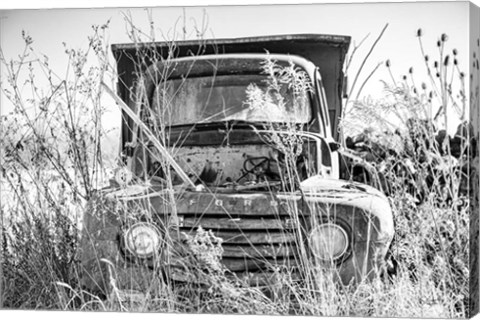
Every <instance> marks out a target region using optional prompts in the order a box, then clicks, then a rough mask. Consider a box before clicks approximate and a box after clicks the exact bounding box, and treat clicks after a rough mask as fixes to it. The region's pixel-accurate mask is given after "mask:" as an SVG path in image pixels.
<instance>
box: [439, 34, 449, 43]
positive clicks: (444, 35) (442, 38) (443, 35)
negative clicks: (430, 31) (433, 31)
mask: <svg viewBox="0 0 480 320" xmlns="http://www.w3.org/2000/svg"><path fill="white" fill-rule="evenodd" d="M440 40H442V42H446V41H447V40H448V36H447V34H446V33H442V37H441V38H440Z"/></svg>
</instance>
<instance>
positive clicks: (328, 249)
mask: <svg viewBox="0 0 480 320" xmlns="http://www.w3.org/2000/svg"><path fill="white" fill-rule="evenodd" d="M309 241H310V248H311V250H312V252H313V254H314V255H315V256H316V257H317V258H319V259H321V260H325V261H335V260H337V259H339V258H341V257H342V256H343V255H344V254H345V253H346V252H347V249H348V235H347V232H346V231H345V229H343V228H342V227H341V226H339V225H338V224H335V223H325V224H321V225H319V226H317V227H315V228H314V229H313V230H312V232H311V233H310V239H309Z"/></svg>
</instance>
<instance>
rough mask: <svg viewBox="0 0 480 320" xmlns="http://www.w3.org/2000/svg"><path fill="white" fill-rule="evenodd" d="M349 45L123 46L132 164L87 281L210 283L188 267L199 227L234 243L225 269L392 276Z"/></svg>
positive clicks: (104, 219)
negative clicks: (353, 104) (355, 123)
mask: <svg viewBox="0 0 480 320" xmlns="http://www.w3.org/2000/svg"><path fill="white" fill-rule="evenodd" d="M349 44H350V37H348V36H337V35H321V34H292V35H275V36H262V37H249V38H235V39H212V40H194V41H188V40H187V41H176V42H155V43H140V44H138V43H137V44H116V45H113V46H112V51H113V55H114V57H115V59H116V63H117V72H118V84H117V90H116V92H111V91H109V93H110V94H112V96H113V97H114V98H115V99H116V101H117V103H118V104H119V105H120V106H121V108H122V114H123V117H122V124H121V130H122V131H121V137H120V145H121V155H122V162H121V167H122V168H121V169H119V170H118V171H117V179H115V180H114V181H112V183H111V185H110V186H109V187H108V188H105V189H103V190H99V191H98V192H97V195H96V196H95V197H94V199H92V200H91V201H90V204H89V209H88V210H87V211H86V212H85V214H84V219H83V231H82V239H81V243H80V250H79V252H80V259H81V265H82V269H83V272H82V284H83V285H84V286H85V287H86V288H88V289H91V290H97V291H101V292H103V293H105V294H107V293H108V292H109V290H111V289H112V279H114V280H115V281H114V282H113V283H114V284H115V286H116V289H117V290H120V291H122V290H123V291H125V292H136V293H145V292H152V290H154V289H155V288H154V287H155V286H158V283H159V282H158V281H160V282H161V281H176V282H182V281H193V282H194V281H200V282H201V281H202V279H200V276H197V275H196V274H195V271H192V270H193V269H195V268H193V269H192V268H190V267H189V266H188V265H187V260H188V259H190V260H188V261H192V260H191V259H194V258H195V256H194V254H192V253H191V251H189V247H188V243H191V241H190V242H189V239H190V240H191V239H192V237H195V234H197V233H198V232H199V230H203V231H204V233H208V234H209V235H210V236H213V238H214V239H217V240H218V241H219V242H220V243H221V245H220V247H221V250H220V251H219V254H218V258H219V262H220V264H221V268H222V270H223V272H226V273H227V274H228V275H230V276H232V277H236V278H237V279H240V280H242V281H245V282H246V283H248V284H250V285H256V286H268V285H269V284H271V283H274V282H275V277H276V276H277V275H278V273H279V272H282V270H286V271H287V272H289V274H297V275H298V276H299V279H300V280H299V281H301V279H302V274H303V273H304V270H303V271H302V267H303V266H305V265H306V264H311V265H314V266H317V267H318V268H320V269H323V270H329V271H330V272H332V273H333V274H334V277H335V279H336V280H335V281H338V282H339V283H343V284H350V283H358V282H360V281H362V280H365V279H368V278H371V277H374V276H376V275H378V273H379V272H380V271H381V270H382V268H383V267H384V262H385V256H386V254H387V250H388V247H389V245H390V243H391V241H392V238H393V235H394V227H393V218H392V209H391V207H390V204H389V201H388V199H387V198H386V197H385V195H384V194H383V193H382V192H380V191H379V190H378V189H376V188H374V187H372V186H371V185H367V184H365V183H360V182H356V181H353V180H352V179H351V172H350V171H351V170H350V169H351V166H349V165H348V164H351V163H352V162H355V159H351V158H349V157H350V156H349V154H348V152H346V151H345V149H344V148H343V146H342V144H341V143H340V141H341V128H340V126H339V121H340V117H341V114H342V102H343V91H344V90H343V86H344V78H345V75H344V61H345V58H346V54H347V50H348V47H349ZM106 88H107V89H108V87H106ZM346 164H347V165H346ZM356 165H358V163H357V164H356ZM365 172H368V170H365ZM197 258H198V257H197ZM195 267H197V269H196V270H197V271H198V272H201V270H200V269H201V268H202V267H201V264H198V265H197V266H195ZM312 270H313V269H312ZM302 272H303V273H302ZM205 274H208V270H207V271H206V273H205ZM158 279H161V280H158ZM165 279H167V280H165Z"/></svg>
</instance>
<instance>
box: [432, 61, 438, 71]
mask: <svg viewBox="0 0 480 320" xmlns="http://www.w3.org/2000/svg"><path fill="white" fill-rule="evenodd" d="M433 67H434V68H435V69H437V68H438V61H435V62H434V63H433Z"/></svg>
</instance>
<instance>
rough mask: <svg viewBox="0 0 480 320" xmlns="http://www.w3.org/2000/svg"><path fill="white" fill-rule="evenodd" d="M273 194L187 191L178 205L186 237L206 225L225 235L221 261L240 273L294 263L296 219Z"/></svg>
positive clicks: (179, 223)
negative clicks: (210, 193) (213, 193)
mask: <svg viewBox="0 0 480 320" xmlns="http://www.w3.org/2000/svg"><path fill="white" fill-rule="evenodd" d="M296 205H297V204H296V203H295V202H294V201H292V202H287V201H279V200H278V199H276V198H275V197H274V196H272V195H270V194H258V193H256V194H251V195H248V196H246V195H239V194H235V195H232V194H219V195H215V196H214V195H208V194H207V195H206V194H204V193H202V194H199V193H187V194H185V195H184V196H182V199H181V200H180V201H179V202H178V203H177V215H178V220H179V221H178V226H179V231H180V235H181V239H182V240H186V238H187V236H191V237H193V236H195V234H196V232H197V230H198V228H199V227H200V226H201V227H202V228H203V229H204V230H206V231H208V230H211V231H212V233H213V234H214V235H215V236H216V237H219V238H222V239H223V241H222V248H223V255H222V263H223V264H224V265H225V267H226V268H227V269H229V270H230V271H232V272H235V273H250V272H259V271H264V272H268V271H269V270H270V269H272V268H275V267H277V266H280V265H281V266H288V267H294V266H295V265H296V262H295V257H296V256H297V253H296V251H297V246H296V242H297V241H296V238H297V235H296V234H295V232H294V230H295V229H294V228H295V223H294V221H295V220H294V218H292V216H291V214H290V212H291V211H292V210H291V208H289V206H296Z"/></svg>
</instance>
